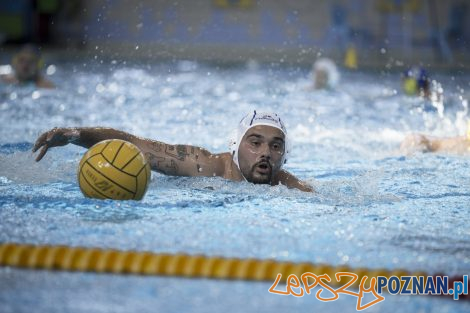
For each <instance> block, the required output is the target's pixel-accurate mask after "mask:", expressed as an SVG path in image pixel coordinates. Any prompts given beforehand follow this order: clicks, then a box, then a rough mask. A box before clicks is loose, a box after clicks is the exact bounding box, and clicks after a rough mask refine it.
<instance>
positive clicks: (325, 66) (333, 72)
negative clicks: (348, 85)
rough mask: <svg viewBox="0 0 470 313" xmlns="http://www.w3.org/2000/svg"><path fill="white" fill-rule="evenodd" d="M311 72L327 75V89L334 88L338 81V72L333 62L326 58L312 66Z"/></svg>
mask: <svg viewBox="0 0 470 313" xmlns="http://www.w3.org/2000/svg"><path fill="white" fill-rule="evenodd" d="M313 71H314V72H316V71H323V72H326V73H327V74H328V87H330V88H334V87H335V86H336V85H337V84H338V81H339V76H340V75H339V71H338V68H337V67H336V64H335V62H333V60H331V59H328V58H320V59H318V60H316V61H315V64H313Z"/></svg>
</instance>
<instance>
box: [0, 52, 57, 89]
mask: <svg viewBox="0 0 470 313" xmlns="http://www.w3.org/2000/svg"><path fill="white" fill-rule="evenodd" d="M42 63H43V62H42V58H41V53H40V52H39V50H38V49H37V48H36V47H35V46H33V45H25V46H24V47H23V48H21V50H20V51H18V52H17V53H16V54H15V55H14V56H13V58H12V61H11V66H12V68H13V73H11V74H8V75H2V76H1V80H2V81H3V82H5V83H8V84H28V83H33V84H35V85H36V87H39V88H54V84H53V83H52V82H50V81H48V80H47V79H45V78H44V77H43V76H42V75H41V68H42Z"/></svg>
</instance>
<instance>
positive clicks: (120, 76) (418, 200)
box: [0, 60, 470, 312]
mask: <svg viewBox="0 0 470 313" xmlns="http://www.w3.org/2000/svg"><path fill="white" fill-rule="evenodd" d="M48 71H49V73H50V74H51V75H50V77H49V78H50V79H51V80H53V81H54V82H55V83H56V84H57V85H58V86H59V88H58V89H57V90H52V91H48V90H36V89H34V88H33V87H31V86H26V87H23V88H19V87H14V86H5V85H0V242H18V243H30V244H52V245H55V244H60V245H70V246H86V247H100V248H114V249H121V250H127V249H135V250H140V251H143V250H145V251H153V252H184V253H189V254H204V255H209V256H223V257H237V258H245V257H254V258H263V259H265V258H273V259H276V260H282V261H294V262H304V261H305V262H314V263H320V262H322V263H328V264H331V265H341V264H347V265H349V266H351V267H366V268H387V269H406V270H410V271H414V270H423V271H426V272H429V273H430V274H432V273H437V272H439V273H446V274H448V275H463V274H469V272H470V228H469V227H468V226H469V225H470V215H469V211H470V205H469V203H470V171H469V170H468V169H469V167H470V158H468V156H467V157H465V156H452V155H442V154H441V155H431V154H417V155H414V156H403V155H402V154H401V153H400V152H399V149H398V148H399V144H400V141H401V140H402V139H403V138H404V136H405V135H406V134H407V133H409V132H412V131H420V132H424V133H429V134H433V135H438V136H453V135H458V134H463V133H464V132H465V123H466V118H467V117H468V110H467V109H468V99H469V98H470V97H469V96H470V92H469V90H470V75H469V74H467V73H440V74H435V76H434V77H435V78H436V79H437V80H438V81H439V82H440V83H442V87H443V89H444V100H443V102H442V103H438V102H435V103H433V102H431V101H425V100H422V99H418V98H409V97H405V96H403V95H401V92H400V90H399V73H381V72H352V73H343V75H342V81H341V82H342V83H341V84H340V86H339V87H340V88H338V90H336V91H318V92H311V91H309V90H308V85H309V83H310V80H309V73H308V69H304V68H286V67H278V66H275V65H273V66H268V65H257V64H255V63H253V62H249V63H247V64H246V65H240V66H233V67H218V66H215V65H208V64H198V63H194V62H189V61H179V62H174V63H173V62H171V63H164V64H161V63H154V64H147V63H145V64H144V63H142V64H140V63H137V62H134V63H128V62H121V61H118V62H117V61H109V62H104V64H101V63H100V62H89V61H80V60H76V61H73V62H72V61H66V62H65V61H62V62H58V63H57V64H55V68H48ZM253 109H259V110H269V111H276V112H278V113H279V114H280V115H281V116H282V117H283V119H284V121H285V122H286V126H287V129H288V131H289V136H291V139H292V141H293V150H292V153H291V157H290V159H289V162H288V164H287V166H286V169H288V170H289V171H291V172H292V173H294V174H295V175H297V176H298V177H300V178H301V179H303V180H306V181H308V182H310V183H311V184H313V185H314V186H315V188H316V189H317V191H318V193H317V194H308V193H303V192H300V191H296V190H290V189H287V188H285V187H283V186H276V187H269V186H262V185H256V186H254V185H252V184H249V183H235V182H230V181H225V180H223V179H221V178H188V177H168V176H163V175H160V174H156V173H153V176H152V182H151V185H150V187H149V190H148V192H147V194H146V196H145V198H144V199H143V201H140V202H135V201H124V202H116V201H110V200H106V201H100V200H92V199H86V198H84V197H83V196H82V194H81V192H80V190H79V187H78V185H77V182H76V170H77V165H78V162H79V159H80V158H81V156H82V155H83V153H84V152H85V150H84V149H83V148H80V147H75V146H67V147H63V148H56V149H52V150H50V151H49V152H48V154H47V155H46V157H45V158H44V159H43V160H42V161H41V162H39V163H35V162H34V158H33V156H32V154H31V152H30V149H31V146H32V143H33V142H34V141H35V139H36V137H37V136H38V135H39V134H40V133H41V132H43V131H46V130H48V129H50V128H52V127H55V126H108V127H114V128H118V129H122V130H125V131H128V132H131V133H134V134H137V135H140V136H143V137H149V138H155V139H158V140H161V141H165V142H168V143H180V144H183V143H184V144H193V145H198V146H202V147H205V148H207V149H209V150H211V151H213V152H224V151H227V147H228V142H229V138H230V135H231V132H232V130H233V129H234V128H235V126H236V124H237V122H238V121H239V120H240V118H241V117H242V116H243V115H244V114H246V113H247V112H250V111H251V110H253ZM270 285H271V283H269V282H267V283H253V282H226V281H214V280H190V279H181V278H162V277H137V276H116V275H96V274H90V273H58V272H54V273H52V272H47V271H24V270H18V269H13V268H4V267H3V268H0V311H1V312H30V311H31V310H32V308H34V311H35V312H130V311H140V312H155V311H165V312H218V311H225V312H245V311H247V312H268V311H269V312H282V311H289V312H290V311H294V310H296V311H300V310H302V311H307V310H308V311H312V310H313V311H315V310H326V311H327V312H328V311H337V310H343V311H347V312H349V311H355V306H356V300H355V299H354V298H352V297H349V296H347V295H343V296H340V299H339V300H337V301H336V302H334V303H322V302H320V301H318V300H317V299H315V297H314V296H312V295H311V296H305V297H303V298H294V297H282V296H279V295H273V294H270V293H268V289H269V287H270ZM385 297H386V298H385V299H386V300H385V301H384V302H382V303H380V304H378V305H376V306H374V307H372V308H370V309H368V310H367V311H369V312H395V311H397V310H400V311H406V312H415V311H420V312H468V311H470V303H468V301H466V302H463V301H452V300H448V299H440V298H435V297H425V296H420V297H418V296H411V297H407V296H390V295H386V296H385Z"/></svg>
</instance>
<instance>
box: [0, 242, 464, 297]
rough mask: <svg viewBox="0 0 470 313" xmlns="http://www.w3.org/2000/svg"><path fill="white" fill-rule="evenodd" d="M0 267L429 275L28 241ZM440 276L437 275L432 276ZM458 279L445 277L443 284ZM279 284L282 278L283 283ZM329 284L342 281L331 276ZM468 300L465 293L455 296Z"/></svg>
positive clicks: (5, 253) (9, 251) (262, 276)
mask: <svg viewBox="0 0 470 313" xmlns="http://www.w3.org/2000/svg"><path fill="white" fill-rule="evenodd" d="M0 266H11V267H18V268H26V269H36V270H58V271H71V272H94V273H113V274H135V275H158V276H174V277H186V278H211V279H227V280H247V281H269V282H274V281H275V280H276V277H277V275H278V274H282V277H283V278H284V280H285V279H286V278H287V277H288V276H289V275H290V274H295V275H297V277H300V276H301V275H302V274H303V273H307V272H310V273H316V274H318V275H323V274H327V275H328V276H330V277H331V278H333V277H335V274H336V273H339V272H349V273H355V274H357V275H358V280H357V281H356V283H355V284H353V285H351V287H353V288H358V287H359V282H360V281H361V279H362V277H364V276H367V277H369V278H371V277H377V276H384V277H387V278H389V277H391V276H396V277H398V278H400V277H402V276H418V277H419V276H424V277H427V276H431V275H428V274H426V273H424V272H409V271H406V270H402V269H396V270H387V269H367V268H351V267H349V266H345V265H340V266H330V265H327V264H314V263H307V262H304V263H294V262H281V261H274V260H269V259H268V260H260V259H250V258H248V259H237V258H223V257H209V256H204V255H188V254H165V253H151V252H139V251H121V250H112V249H99V248H84V247H69V246H48V245H28V244H16V243H0ZM437 276H444V275H443V274H438V275H434V276H433V277H434V279H435V277H437ZM461 278H462V277H460V278H459V277H457V276H454V277H449V286H452V284H453V282H454V281H461V280H462V279H461ZM284 282H285V281H284ZM328 284H330V285H344V282H341V283H339V282H337V281H335V280H334V279H332V281H331V282H329V283H328ZM461 298H462V299H469V298H470V297H469V295H463V294H462V295H461Z"/></svg>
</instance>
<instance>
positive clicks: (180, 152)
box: [165, 145, 189, 161]
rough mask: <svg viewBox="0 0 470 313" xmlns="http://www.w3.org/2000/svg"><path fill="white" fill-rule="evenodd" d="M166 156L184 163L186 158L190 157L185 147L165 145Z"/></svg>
mask: <svg viewBox="0 0 470 313" xmlns="http://www.w3.org/2000/svg"><path fill="white" fill-rule="evenodd" d="M175 150H176V151H175ZM165 154H166V155H168V156H169V157H172V158H175V159H177V160H179V161H184V159H185V158H186V156H187V155H189V154H188V151H187V148H186V146H185V145H177V146H176V147H175V146H173V145H165Z"/></svg>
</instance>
